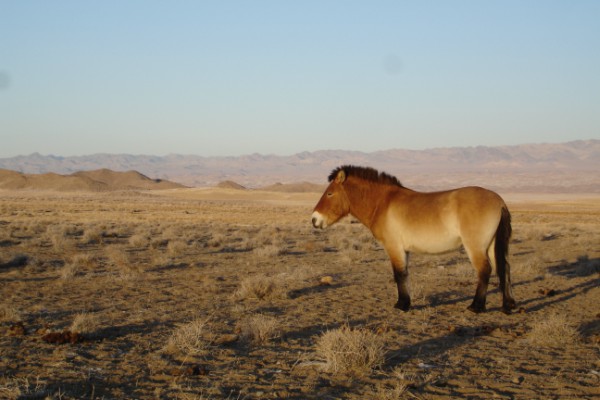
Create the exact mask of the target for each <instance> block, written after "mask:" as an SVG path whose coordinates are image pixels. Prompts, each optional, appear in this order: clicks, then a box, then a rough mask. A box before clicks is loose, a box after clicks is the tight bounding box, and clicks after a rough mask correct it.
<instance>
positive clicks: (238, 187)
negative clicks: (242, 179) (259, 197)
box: [216, 181, 246, 190]
mask: <svg viewBox="0 0 600 400" xmlns="http://www.w3.org/2000/svg"><path fill="white" fill-rule="evenodd" d="M216 187H218V188H221V189H235V190H246V188H245V187H244V186H242V185H240V184H239V183H236V182H234V181H222V182H219V183H218V184H217V185H216Z"/></svg>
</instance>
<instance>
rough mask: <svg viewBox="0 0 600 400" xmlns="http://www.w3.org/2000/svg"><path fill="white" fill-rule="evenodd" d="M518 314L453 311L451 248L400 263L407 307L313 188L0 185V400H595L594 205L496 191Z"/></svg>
mask: <svg viewBox="0 0 600 400" xmlns="http://www.w3.org/2000/svg"><path fill="white" fill-rule="evenodd" d="M501 194H502V195H503V197H504V198H505V200H506V201H507V203H508V205H509V207H510V210H511V213H512V221H513V236H512V240H511V247H510V256H509V261H510V263H511V266H512V268H511V272H512V282H513V290H514V294H515V298H516V300H517V303H518V305H517V309H516V310H515V311H514V313H513V314H511V315H505V314H503V313H502V312H501V311H500V305H501V298H500V294H499V293H498V288H497V283H498V281H497V279H496V278H495V276H494V277H492V280H491V285H490V290H489V294H488V310H487V312H485V313H482V314H473V313H471V312H469V311H467V310H466V307H467V306H468V304H469V303H470V301H471V299H472V296H473V294H474V291H475V285H476V276H475V271H474V269H473V268H472V267H471V265H470V264H469V261H468V259H467V257H466V255H465V254H464V252H463V251H461V250H458V251H454V252H450V253H445V254H441V255H420V254H411V258H410V267H409V273H410V285H411V286H410V287H411V295H412V300H413V308H412V309H411V310H410V311H409V312H406V313H404V312H401V311H399V310H397V309H395V308H394V307H393V305H394V303H395V301H396V289H395V285H394V283H393V279H392V273H391V266H390V263H389V260H388V258H387V256H386V254H385V252H384V250H383V249H382V247H381V246H380V245H379V244H378V243H377V242H376V241H374V240H373V238H372V236H371V234H370V232H369V231H368V230H367V229H366V228H365V227H363V226H362V225H360V224H359V223H356V221H353V220H352V218H346V219H344V220H343V221H341V222H340V223H338V224H337V225H334V226H332V227H331V228H329V229H327V230H315V229H314V228H313V227H312V226H311V224H310V215H311V212H312V208H313V206H314V205H315V203H316V201H317V200H318V198H319V196H320V193H316V192H315V193H285V192H277V193H275V192H268V191H239V190H231V189H216V188H211V189H198V188H193V189H172V190H159V191H152V192H149V191H116V192H101V193H91V192H90V193H88V192H79V193H75V192H73V193H69V192H53V191H36V190H31V191H16V190H3V191H0V398H3V399H4V398H6V399H190V400H191V399H446V398H467V399H488V398H499V399H592V398H599V397H600V306H599V304H600V196H599V195H598V194H591V195H585V194H551V195H535V194H531V193H527V194H511V193H501Z"/></svg>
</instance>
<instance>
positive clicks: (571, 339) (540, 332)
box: [527, 313, 580, 347]
mask: <svg viewBox="0 0 600 400" xmlns="http://www.w3.org/2000/svg"><path fill="white" fill-rule="evenodd" d="M579 339H580V333H579V331H578V330H577V328H576V327H575V326H574V325H573V324H571V323H570V322H569V320H568V319H567V318H566V316H565V315H564V314H560V313H552V314H548V315H544V316H543V317H540V318H538V319H537V320H536V321H535V322H534V323H533V325H532V327H531V331H530V332H529V335H528V336H527V340H528V341H529V342H530V343H532V344H534V345H537V346H542V347H562V346H565V345H571V344H573V343H575V342H578V341H579Z"/></svg>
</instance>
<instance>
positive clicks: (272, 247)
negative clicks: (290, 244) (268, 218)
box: [252, 244, 287, 258]
mask: <svg viewBox="0 0 600 400" xmlns="http://www.w3.org/2000/svg"><path fill="white" fill-rule="evenodd" d="M286 251H287V250H286V248H285V245H283V244H267V245H264V246H260V247H256V248H255V249H254V250H252V253H253V254H255V255H256V256H258V257H262V258H270V257H277V256H280V255H283V254H285V253H286Z"/></svg>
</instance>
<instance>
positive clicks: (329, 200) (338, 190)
mask: <svg viewBox="0 0 600 400" xmlns="http://www.w3.org/2000/svg"><path fill="white" fill-rule="evenodd" d="M334 172H336V171H334ZM329 181H330V183H329V186H327V189H326V190H325V193H323V196H321V199H320V200H319V202H318V203H317V205H316V206H315V209H314V210H313V213H312V224H313V226H314V227H315V228H321V229H324V228H327V227H328V226H329V225H333V224H334V223H336V222H337V221H339V219H340V218H342V217H345V216H346V215H348V213H349V212H350V202H349V201H348V196H347V195H346V191H345V190H344V182H345V181H346V173H345V172H344V170H343V169H339V170H338V171H337V173H336V174H335V175H334V174H332V175H331V176H330V177H329Z"/></svg>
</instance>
